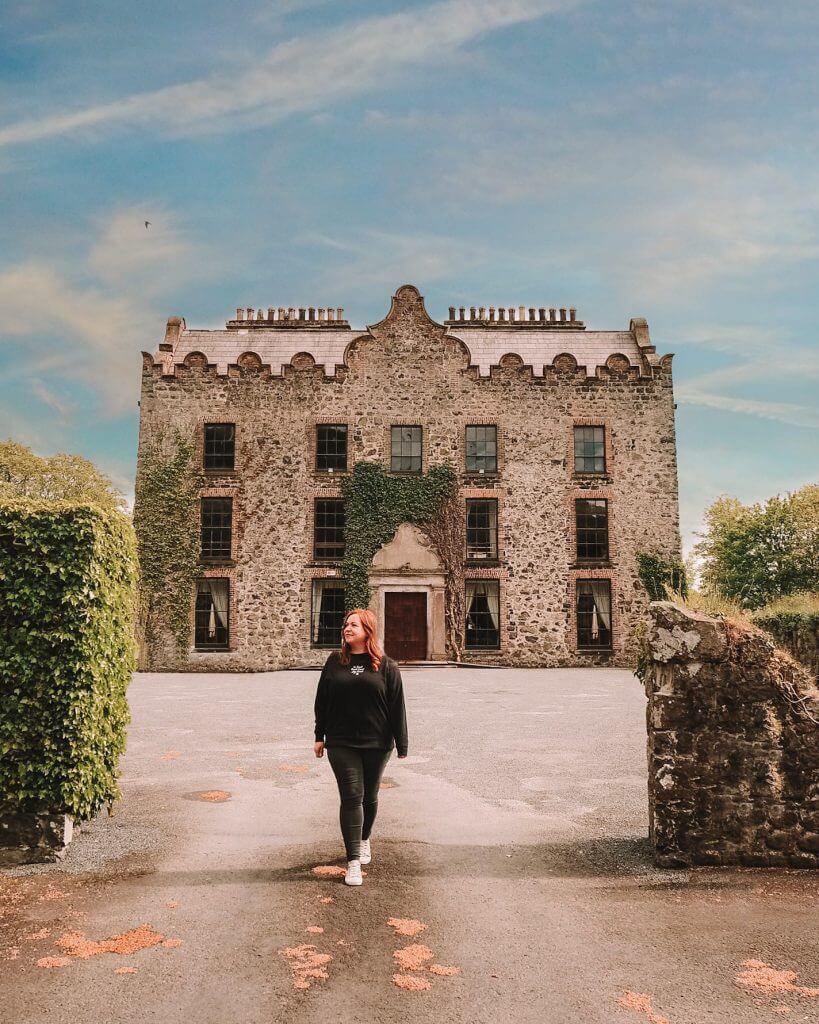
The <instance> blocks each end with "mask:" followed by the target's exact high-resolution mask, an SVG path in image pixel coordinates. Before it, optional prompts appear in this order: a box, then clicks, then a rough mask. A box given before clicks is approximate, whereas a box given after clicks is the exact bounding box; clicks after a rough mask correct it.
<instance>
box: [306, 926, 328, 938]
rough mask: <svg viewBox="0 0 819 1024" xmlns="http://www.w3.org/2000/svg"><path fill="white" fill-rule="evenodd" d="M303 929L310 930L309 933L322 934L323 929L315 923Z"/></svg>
mask: <svg viewBox="0 0 819 1024" xmlns="http://www.w3.org/2000/svg"><path fill="white" fill-rule="evenodd" d="M305 931H308V932H310V934H311V935H323V934H324V929H323V928H321V927H320V926H319V925H317V924H311V925H310V926H309V927H308V928H306V929H305Z"/></svg>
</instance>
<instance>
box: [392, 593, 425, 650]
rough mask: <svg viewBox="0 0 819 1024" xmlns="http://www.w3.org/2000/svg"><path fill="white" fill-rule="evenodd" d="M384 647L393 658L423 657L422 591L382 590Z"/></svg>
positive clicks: (423, 606) (423, 616)
mask: <svg viewBox="0 0 819 1024" xmlns="http://www.w3.org/2000/svg"><path fill="white" fill-rule="evenodd" d="M384 649H385V650H386V652H387V654H389V656H390V657H391V658H394V659H395V660H396V661H426V659H427V595H426V592H424V591H395V590H388V591H387V592H386V593H385V594H384Z"/></svg>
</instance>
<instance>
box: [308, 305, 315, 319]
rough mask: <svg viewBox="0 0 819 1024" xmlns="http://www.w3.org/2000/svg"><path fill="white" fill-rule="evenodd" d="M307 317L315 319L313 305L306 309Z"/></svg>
mask: <svg viewBox="0 0 819 1024" xmlns="http://www.w3.org/2000/svg"><path fill="white" fill-rule="evenodd" d="M307 319H308V320H315V319H316V307H315V306H310V308H309V309H308V310H307Z"/></svg>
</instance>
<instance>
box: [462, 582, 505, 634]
mask: <svg viewBox="0 0 819 1024" xmlns="http://www.w3.org/2000/svg"><path fill="white" fill-rule="evenodd" d="M499 646H500V601H499V584H498V581H497V580H467V581H466V647H484V648H485V647H499Z"/></svg>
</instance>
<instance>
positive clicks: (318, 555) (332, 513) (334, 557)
mask: <svg viewBox="0 0 819 1024" xmlns="http://www.w3.org/2000/svg"><path fill="white" fill-rule="evenodd" d="M313 558H314V559H324V560H331V561H340V560H341V559H342V558H344V501H343V500H342V499H341V498H316V504H315V520H314V527H313Z"/></svg>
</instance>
